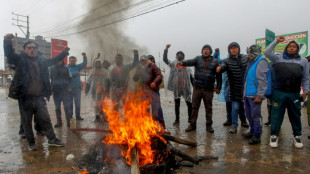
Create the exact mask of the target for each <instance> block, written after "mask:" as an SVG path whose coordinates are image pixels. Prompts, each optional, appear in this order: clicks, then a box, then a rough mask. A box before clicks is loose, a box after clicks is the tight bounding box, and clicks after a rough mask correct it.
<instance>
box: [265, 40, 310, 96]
mask: <svg viewBox="0 0 310 174" xmlns="http://www.w3.org/2000/svg"><path fill="white" fill-rule="evenodd" d="M292 42H294V43H296V44H297V45H298V51H297V54H296V55H293V56H292V55H288V54H287V46H288V45H289V44H291V43H292ZM277 44H278V41H276V40H275V41H273V42H272V43H271V44H270V45H269V46H268V47H267V48H266V50H265V52H264V54H265V56H266V57H267V58H268V59H270V60H271V61H272V63H273V68H272V73H271V74H272V81H273V82H272V85H273V86H272V88H273V89H274V90H280V91H284V92H293V93H299V92H300V86H301V85H302V86H303V92H304V93H308V91H309V64H308V61H307V59H306V58H304V57H301V56H300V55H299V54H298V52H299V49H300V46H299V44H298V43H297V42H295V41H291V42H289V43H288V45H287V46H286V48H285V50H284V51H283V53H282V54H280V55H276V54H274V53H272V51H273V50H274V48H275V47H276V45H277Z"/></svg>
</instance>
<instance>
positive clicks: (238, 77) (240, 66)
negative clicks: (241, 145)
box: [217, 42, 248, 133]
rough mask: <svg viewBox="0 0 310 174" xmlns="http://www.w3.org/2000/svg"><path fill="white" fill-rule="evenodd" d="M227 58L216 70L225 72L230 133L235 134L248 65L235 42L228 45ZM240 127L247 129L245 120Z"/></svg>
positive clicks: (246, 58)
mask: <svg viewBox="0 0 310 174" xmlns="http://www.w3.org/2000/svg"><path fill="white" fill-rule="evenodd" d="M228 53H229V58H227V59H224V60H223V63H222V65H220V66H219V67H218V68H217V72H218V73H220V72H221V73H223V72H227V76H228V81H229V98H230V100H231V104H232V112H231V117H232V126H231V128H230V130H229V132H230V133H237V128H238V115H239V111H240V108H242V107H244V106H243V105H244V104H243V82H244V75H245V71H246V68H247V65H248V57H247V55H243V54H240V46H239V44H238V43H236V42H232V43H231V44H229V45H228ZM241 126H245V127H248V124H247V122H246V118H244V120H241Z"/></svg>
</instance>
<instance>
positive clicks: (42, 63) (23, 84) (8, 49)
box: [4, 40, 68, 99]
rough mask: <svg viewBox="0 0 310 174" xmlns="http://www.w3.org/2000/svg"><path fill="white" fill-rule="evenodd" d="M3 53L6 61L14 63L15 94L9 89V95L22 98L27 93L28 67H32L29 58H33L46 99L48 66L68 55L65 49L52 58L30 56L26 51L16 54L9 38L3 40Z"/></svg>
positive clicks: (49, 88) (48, 87)
mask: <svg viewBox="0 0 310 174" xmlns="http://www.w3.org/2000/svg"><path fill="white" fill-rule="evenodd" d="M4 54H5V56H6V57H7V61H8V62H9V63H10V64H13V65H15V75H14V80H13V82H12V83H13V86H15V90H13V91H14V93H15V94H12V91H11V90H10V91H9V96H10V95H14V96H17V97H18V98H23V97H25V95H27V89H28V87H29V79H30V78H31V75H30V72H29V69H30V68H31V67H32V65H31V63H32V61H30V59H35V61H36V62H37V64H38V67H39V71H40V79H41V80H40V81H41V82H42V92H41V96H43V97H46V98H47V99H49V97H50V95H51V84H50V79H49V70H48V67H49V66H52V65H55V64H57V62H59V61H61V60H63V59H64V58H65V57H66V56H67V55H68V53H67V52H65V51H62V52H61V53H60V54H58V55H57V56H56V57H54V58H48V59H45V58H42V57H39V56H37V57H35V58H30V57H28V55H27V54H26V53H21V54H19V55H18V54H16V53H15V52H14V49H13V45H12V41H11V40H4ZM10 93H11V94H10Z"/></svg>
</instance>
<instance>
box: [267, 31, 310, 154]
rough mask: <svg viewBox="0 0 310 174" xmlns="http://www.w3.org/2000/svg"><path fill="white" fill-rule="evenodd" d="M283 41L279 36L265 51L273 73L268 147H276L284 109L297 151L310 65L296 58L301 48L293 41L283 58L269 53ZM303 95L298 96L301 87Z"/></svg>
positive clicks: (299, 144) (300, 144)
mask: <svg viewBox="0 0 310 174" xmlns="http://www.w3.org/2000/svg"><path fill="white" fill-rule="evenodd" d="M283 41H285V38H284V37H283V36H280V37H278V38H277V39H276V40H275V41H274V42H272V43H271V44H270V45H269V46H268V47H267V48H266V50H265V52H264V54H265V55H266V57H267V58H269V59H270V60H271V61H272V63H273V64H274V65H273V71H272V81H273V83H272V85H273V87H272V88H273V94H272V111H271V137H270V144H269V145H270V146H271V147H278V146H279V145H278V140H279V138H278V136H279V133H280V129H281V125H282V122H283V117H284V114H285V110H286V109H287V112H288V117H289V120H290V122H291V125H292V129H293V135H294V137H293V142H294V146H295V147H296V148H302V147H303V143H302V142H301V130H302V127H301V118H300V117H301V101H302V100H304V99H305V98H306V96H307V94H308V91H309V65H308V61H307V59H305V58H304V57H301V56H300V55H299V53H298V52H299V49H300V46H299V45H298V43H297V42H296V41H291V42H289V43H288V44H287V46H286V48H285V50H284V52H283V54H282V55H276V54H274V53H272V51H273V50H274V48H275V47H276V45H277V44H279V43H280V42H283ZM301 85H302V86H303V94H301V95H300V86H301Z"/></svg>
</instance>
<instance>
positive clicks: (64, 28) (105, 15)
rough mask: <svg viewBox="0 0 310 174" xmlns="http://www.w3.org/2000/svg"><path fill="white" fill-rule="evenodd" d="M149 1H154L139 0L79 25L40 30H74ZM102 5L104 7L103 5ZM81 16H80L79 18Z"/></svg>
mask: <svg viewBox="0 0 310 174" xmlns="http://www.w3.org/2000/svg"><path fill="white" fill-rule="evenodd" d="M148 1H153V0H145V1H142V2H138V3H135V4H132V5H129V6H127V7H124V8H122V9H118V10H116V11H113V12H110V13H106V14H104V15H101V16H99V17H95V18H92V19H90V20H88V21H85V22H84V23H82V24H79V25H77V26H70V25H69V26H61V27H60V28H54V29H50V30H47V31H44V32H40V33H53V32H55V31H57V30H67V29H70V30H72V29H75V28H78V27H80V26H81V25H85V24H87V23H90V22H94V21H96V20H98V19H102V18H104V17H108V16H112V15H113V14H117V13H120V12H122V11H124V10H128V9H129V8H133V7H135V6H139V5H141V4H143V3H146V2H148ZM102 7H103V6H102ZM97 9H98V8H97ZM87 14H89V13H86V14H83V15H81V16H85V15H87ZM81 16H79V17H81ZM79 17H78V18H79Z"/></svg>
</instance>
